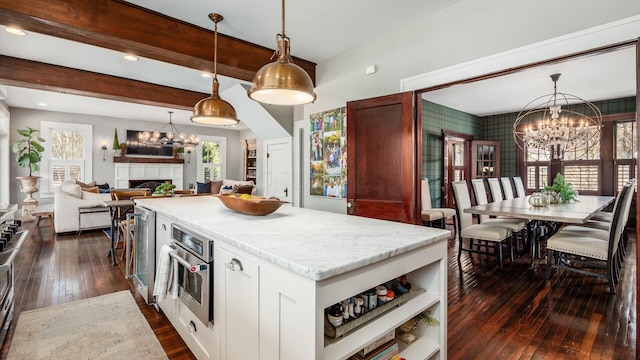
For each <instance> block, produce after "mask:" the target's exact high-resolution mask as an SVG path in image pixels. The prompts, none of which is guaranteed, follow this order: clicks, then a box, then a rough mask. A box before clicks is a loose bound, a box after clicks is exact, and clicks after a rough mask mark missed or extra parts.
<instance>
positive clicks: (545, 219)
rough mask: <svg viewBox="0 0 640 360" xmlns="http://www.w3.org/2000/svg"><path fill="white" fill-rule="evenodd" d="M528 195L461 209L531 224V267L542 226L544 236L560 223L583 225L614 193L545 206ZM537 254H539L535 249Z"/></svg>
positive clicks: (611, 200) (582, 197)
mask: <svg viewBox="0 0 640 360" xmlns="http://www.w3.org/2000/svg"><path fill="white" fill-rule="evenodd" d="M529 197H530V195H529V196H526V197H519V198H513V199H509V200H502V201H494V202H491V203H488V204H484V205H475V206H471V207H469V208H467V209H464V212H465V213H471V214H475V215H490V216H506V217H512V218H518V219H523V220H526V221H527V222H528V223H529V224H531V226H530V229H531V231H530V232H529V239H528V243H529V246H528V247H530V252H531V265H530V267H531V268H533V267H534V260H535V255H536V248H538V249H539V245H540V239H541V237H542V229H543V228H547V229H551V230H550V231H551V233H548V234H545V237H548V236H550V235H552V234H553V232H555V231H557V230H558V229H559V228H560V226H561V225H562V224H584V223H586V222H587V221H589V219H591V218H592V217H593V216H594V215H595V214H596V213H597V212H599V211H601V210H602V209H604V208H606V207H607V206H608V205H609V204H611V203H612V202H613V201H614V200H615V197H614V196H598V195H580V196H578V199H577V200H575V201H571V202H568V203H562V202H559V203H554V204H548V205H547V206H533V205H531V204H529ZM526 247H527V246H525V248H526ZM538 256H540V253H539V250H538Z"/></svg>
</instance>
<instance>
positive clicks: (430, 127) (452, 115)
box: [422, 100, 481, 207]
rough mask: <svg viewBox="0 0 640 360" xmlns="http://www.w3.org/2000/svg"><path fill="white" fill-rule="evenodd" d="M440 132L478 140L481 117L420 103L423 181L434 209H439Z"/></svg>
mask: <svg viewBox="0 0 640 360" xmlns="http://www.w3.org/2000/svg"><path fill="white" fill-rule="evenodd" d="M442 130H449V131H455V132H459V133H464V134H470V135H473V136H474V137H479V136H480V134H481V132H480V130H481V129H480V118H478V117H477V116H475V115H471V114H467V113H464V112H462V111H458V110H455V109H451V108H448V107H446V106H442V105H438V104H435V103H432V102H429V101H424V100H423V101H422V178H427V179H429V189H430V191H431V202H432V204H433V206H434V207H438V206H440V188H441V186H442V184H441V179H442Z"/></svg>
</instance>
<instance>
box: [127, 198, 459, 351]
mask: <svg viewBox="0 0 640 360" xmlns="http://www.w3.org/2000/svg"><path fill="white" fill-rule="evenodd" d="M138 203H139V205H140V206H143V207H145V208H148V209H150V210H155V211H157V212H158V218H162V219H163V222H168V221H170V222H171V223H175V224H181V226H182V227H184V228H188V229H191V230H193V231H196V232H198V233H200V234H202V235H205V236H207V237H209V238H210V239H213V240H214V241H215V245H214V266H213V269H214V270H213V271H214V275H213V291H212V292H213V294H212V295H213V299H214V305H213V308H214V314H213V322H211V323H210V324H209V327H208V329H207V330H209V331H208V332H207V333H206V334H205V335H208V336H209V337H210V339H209V340H210V341H209V342H207V343H206V344H204V345H205V346H208V347H209V348H210V349H209V351H208V352H207V356H206V358H208V359H218V358H221V359H228V360H237V359H260V360H266V359H296V360H297V359H327V360H329V359H331V360H334V359H346V358H349V357H350V356H352V355H354V354H356V353H357V352H359V351H360V350H362V349H363V348H364V347H365V346H367V345H369V344H371V343H372V342H374V341H375V340H377V339H379V338H380V337H382V336H384V335H385V334H387V333H389V332H390V331H392V330H394V329H396V328H397V327H398V326H400V325H401V324H403V323H404V322H406V321H407V320H409V319H411V318H412V317H414V316H415V315H417V314H419V313H421V312H423V311H425V310H430V311H431V314H432V316H433V317H435V318H436V319H437V320H438V321H439V325H438V326H436V327H426V326H421V327H420V328H419V330H418V331H417V333H416V334H417V335H418V340H417V341H415V342H413V343H412V344H410V345H406V344H403V343H401V342H399V344H400V352H401V356H402V357H404V358H407V359H441V360H443V359H446V349H447V346H446V333H447V331H446V324H447V291H446V269H447V267H446V254H447V241H446V239H447V238H448V237H449V236H450V232H449V231H445V230H440V229H433V228H428V227H422V226H416V225H407V224H400V223H394V222H388V221H382V220H374V219H367V218H361V217H354V216H348V215H342V214H334V213H328V212H322V211H315V210H309V209H300V208H295V207H291V206H283V207H281V208H280V209H279V210H278V211H276V212H275V213H273V214H270V215H267V216H263V217H259V216H258V217H254V216H248V215H243V214H239V213H235V212H233V211H231V210H228V209H227V208H225V207H224V206H223V205H222V204H221V203H220V201H219V200H218V199H217V198H215V197H208V196H202V197H181V198H159V199H140V200H138ZM165 241H166V240H165ZM402 275H407V279H408V280H409V282H411V284H412V289H414V290H415V293H414V295H415V296H412V297H411V298H410V300H407V301H405V302H403V303H401V304H400V305H398V306H395V307H393V308H392V309H391V310H389V311H386V312H384V313H383V314H381V315H379V316H377V317H375V318H373V319H372V320H370V321H367V322H365V323H364V324H362V325H360V326H358V327H357V328H355V329H353V330H351V331H349V332H347V333H346V334H345V335H344V336H342V337H339V338H338V339H331V338H330V337H328V336H325V334H324V327H325V309H326V308H328V307H330V306H332V305H333V304H336V303H339V302H341V301H343V300H344V299H348V298H350V297H352V296H355V295H357V294H360V293H363V292H366V291H368V290H369V289H372V288H374V287H375V286H377V285H379V284H383V283H385V282H387V281H390V280H393V279H396V278H397V277H400V276H402ZM161 307H162V308H163V310H164V306H161ZM176 315H177V314H176ZM170 319H171V317H170ZM174 321H175V318H174V320H172V323H173V324H174V326H176V323H175V322H174ZM178 331H179V332H180V334H181V335H182V336H183V337H185V335H184V334H183V332H182V331H180V329H179V330H178ZM185 341H186V342H187V344H189V345H190V347H191V344H192V343H193V342H192V341H187V340H185ZM194 353H195V354H196V356H197V357H198V358H201V357H203V358H204V356H203V355H201V354H202V351H194Z"/></svg>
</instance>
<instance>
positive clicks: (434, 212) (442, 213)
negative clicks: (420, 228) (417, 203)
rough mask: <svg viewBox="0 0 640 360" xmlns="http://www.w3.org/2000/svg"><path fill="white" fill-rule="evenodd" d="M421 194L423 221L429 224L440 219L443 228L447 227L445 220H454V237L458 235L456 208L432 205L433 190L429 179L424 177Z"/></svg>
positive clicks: (421, 183)
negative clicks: (430, 188)
mask: <svg viewBox="0 0 640 360" xmlns="http://www.w3.org/2000/svg"><path fill="white" fill-rule="evenodd" d="M420 195H421V209H420V210H421V212H420V215H421V218H422V223H423V224H424V223H427V224H429V225H432V224H433V221H435V220H438V221H439V222H440V224H441V226H440V227H441V228H443V229H444V228H445V226H446V225H445V220H446V219H452V220H453V237H454V238H455V237H456V210H455V209H451V208H433V207H432V205H431V191H430V190H429V179H427V178H424V179H422V180H421V181H420Z"/></svg>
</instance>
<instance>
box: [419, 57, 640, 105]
mask: <svg viewBox="0 0 640 360" xmlns="http://www.w3.org/2000/svg"><path fill="white" fill-rule="evenodd" d="M635 52H636V50H635V47H633V46H628V47H625V48H622V49H619V50H616V51H610V52H605V53H601V54H597V55H588V56H583V57H580V58H576V59H572V60H567V61H564V62H560V63H556V64H549V65H544V66H538V67H535V68H530V69H526V70H522V71H520V72H516V73H514V74H510V75H505V76H500V77H496V78H492V79H488V80H482V81H477V82H473V83H468V84H461V85H455V86H451V87H448V88H444V89H440V90H436V91H430V92H427V93H424V94H423V96H422V98H423V99H425V100H428V101H431V102H434V103H436V104H440V105H444V106H447V107H450V108H453V109H456V110H459V111H463V112H466V113H469V114H473V115H476V116H486V115H493V114H503V113H509V112H519V111H521V110H522V109H523V108H524V107H525V105H527V104H528V103H529V102H530V101H532V100H534V99H535V98H538V97H540V96H543V95H548V94H552V93H553V81H552V80H551V78H550V75H551V74H557V73H559V74H561V76H560V79H559V80H558V84H557V85H558V92H562V93H565V94H571V95H575V96H577V97H580V98H582V99H584V100H587V101H591V102H594V101H598V100H607V99H616V98H623V97H629V96H635V94H636V75H635V74H636V65H635V64H636V61H635ZM477 75H481V74H477Z"/></svg>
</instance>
